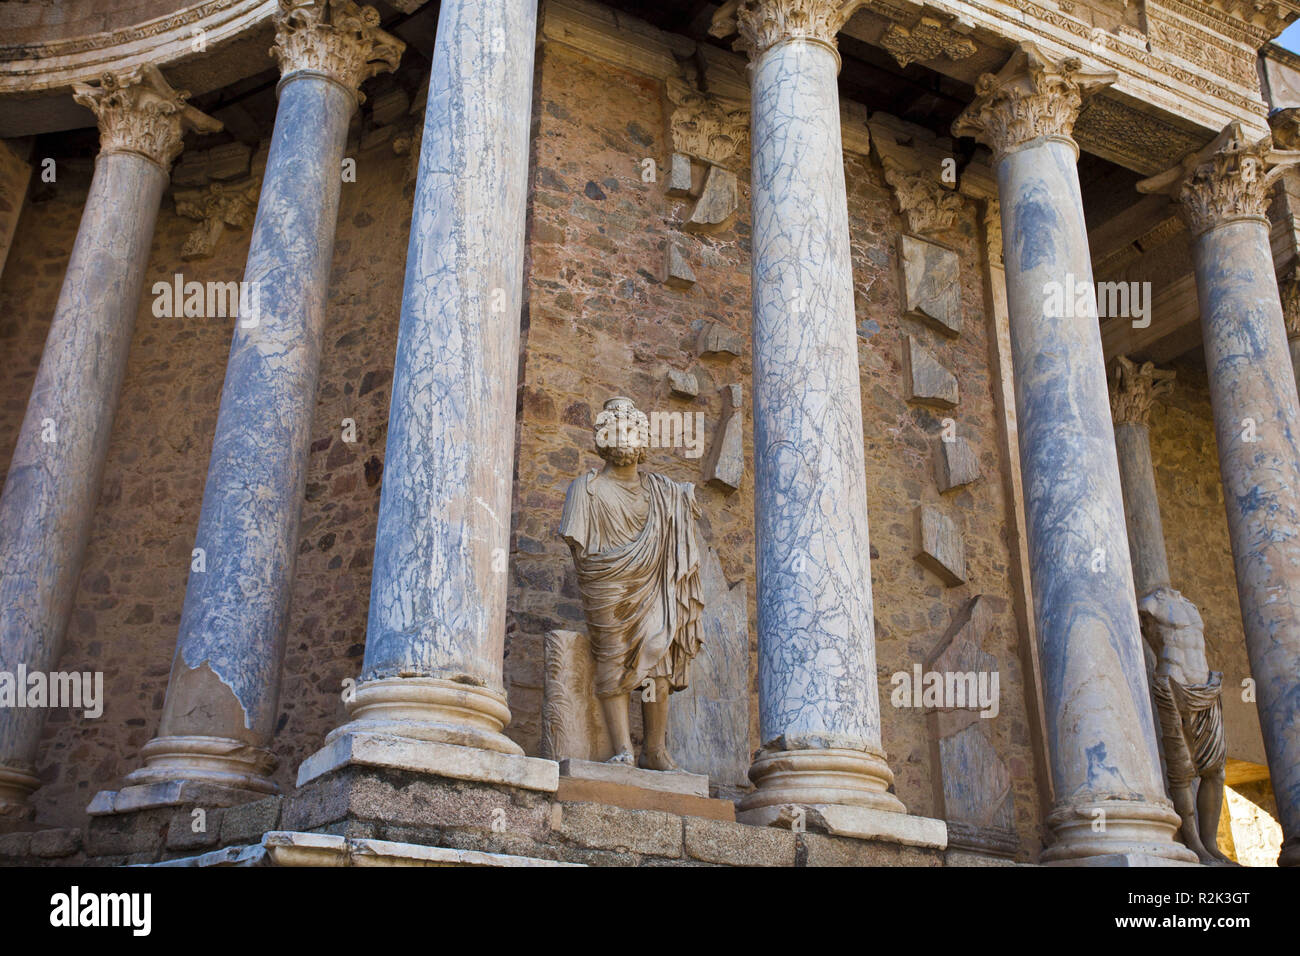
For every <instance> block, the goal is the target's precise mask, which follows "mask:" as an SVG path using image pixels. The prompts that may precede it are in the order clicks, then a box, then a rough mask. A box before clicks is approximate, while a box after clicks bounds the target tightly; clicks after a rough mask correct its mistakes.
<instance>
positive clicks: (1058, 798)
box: [953, 43, 1196, 862]
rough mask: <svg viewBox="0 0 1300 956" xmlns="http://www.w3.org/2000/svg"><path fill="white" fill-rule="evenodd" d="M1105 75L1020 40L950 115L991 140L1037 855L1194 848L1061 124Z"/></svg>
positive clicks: (961, 127)
mask: <svg viewBox="0 0 1300 956" xmlns="http://www.w3.org/2000/svg"><path fill="white" fill-rule="evenodd" d="M1114 78H1115V75H1114V74H1113V73H1109V74H1098V73H1089V72H1086V71H1084V70H1082V69H1081V66H1080V64H1079V62H1078V61H1077V60H1066V61H1063V62H1060V63H1055V62H1052V61H1050V60H1049V59H1048V58H1047V57H1046V56H1045V55H1044V54H1043V53H1042V52H1041V51H1040V50H1038V48H1037V47H1035V46H1033V45H1032V44H1029V43H1025V44H1022V45H1021V47H1020V49H1018V50H1017V51H1016V53H1014V54H1013V55H1012V57H1011V59H1010V60H1009V61H1008V62H1007V64H1006V65H1005V66H1004V67H1003V68H1002V70H1001V71H1000V72H999V73H997V74H996V75H994V74H985V75H984V76H982V77H981V78H980V79H979V81H978V83H977V85H976V98H975V100H974V102H973V103H972V104H971V105H970V106H969V107H968V108H967V110H966V111H965V112H964V113H963V114H962V115H961V116H960V117H958V119H957V121H956V122H955V123H954V124H953V133H954V134H955V135H957V136H974V137H976V138H977V139H979V140H980V141H982V142H983V143H985V144H986V145H988V146H989V147H990V148H991V149H992V150H993V154H994V163H995V165H996V171H997V178H998V195H999V196H1000V197H1001V213H1002V237H1003V244H1004V258H1005V268H1006V284H1007V298H1008V306H1009V309H1010V313H1011V348H1012V357H1013V363H1014V368H1015V385H1016V413H1017V420H1018V422H1019V428H1020V457H1021V468H1022V471H1023V475H1024V486H1025V515H1026V520H1027V523H1028V537H1029V558H1030V572H1031V577H1032V581H1033V593H1034V604H1035V620H1036V624H1037V631H1038V641H1039V648H1040V660H1041V664H1042V669H1043V681H1044V687H1043V694H1044V698H1045V700H1044V704H1045V708H1046V717H1047V730H1048V751H1049V757H1050V763H1051V768H1052V782H1053V785H1054V793H1055V806H1054V808H1053V809H1052V811H1051V813H1049V815H1048V819H1047V823H1048V826H1049V828H1050V829H1051V831H1052V833H1053V837H1054V840H1053V843H1052V845H1051V846H1049V847H1048V848H1047V849H1046V850H1045V851H1044V852H1043V860H1044V862H1055V861H1070V860H1079V859H1084V858H1090V857H1101V856H1108V855H1113V854H1123V855H1129V856H1134V855H1136V856H1144V857H1154V858H1165V859H1172V860H1180V861H1187V862H1194V861H1195V860H1196V856H1195V854H1192V853H1191V852H1190V851H1189V850H1187V849H1186V848H1185V847H1183V846H1182V845H1181V844H1179V843H1177V842H1175V840H1174V834H1175V832H1176V831H1177V830H1178V827H1179V825H1180V822H1181V821H1180V820H1179V817H1178V814H1177V813H1175V812H1174V809H1173V806H1172V805H1171V803H1170V802H1169V800H1168V798H1167V797H1166V796H1165V795H1164V782H1163V780H1162V779H1161V773H1160V758H1159V752H1158V750H1157V747H1156V735H1155V725H1154V722H1153V718H1152V713H1151V704H1150V693H1149V690H1148V687H1147V676H1146V669H1145V665H1144V662H1143V654H1142V641H1141V634H1140V628H1139V623H1138V612H1137V602H1136V599H1135V597H1134V593H1133V578H1132V569H1131V563H1130V558H1129V546H1128V537H1127V532H1126V531H1125V525H1124V505H1123V496H1122V492H1121V489H1120V478H1119V464H1118V460H1117V458H1116V453H1115V437H1114V432H1113V430H1112V428H1111V418H1110V407H1109V401H1108V398H1107V388H1106V368H1105V362H1104V359H1103V355H1102V347H1101V333H1100V328H1099V326H1098V322H1097V309H1096V300H1095V293H1094V289H1095V286H1094V284H1093V277H1092V265H1091V260H1090V256H1089V252H1088V233H1087V228H1086V226H1085V224H1084V217H1083V202H1082V197H1081V194H1080V190H1079V176H1078V170H1077V166H1076V164H1077V161H1078V155H1079V151H1078V146H1077V145H1076V144H1075V142H1074V140H1073V138H1072V137H1071V135H1070V134H1071V131H1072V129H1073V126H1074V121H1075V119H1076V118H1077V116H1078V112H1079V107H1080V105H1081V102H1082V99H1083V97H1084V96H1086V95H1088V94H1089V93H1091V92H1093V91H1095V90H1096V89H1098V88H1100V87H1102V86H1105V85H1107V84H1108V83H1110V82H1113V80H1114Z"/></svg>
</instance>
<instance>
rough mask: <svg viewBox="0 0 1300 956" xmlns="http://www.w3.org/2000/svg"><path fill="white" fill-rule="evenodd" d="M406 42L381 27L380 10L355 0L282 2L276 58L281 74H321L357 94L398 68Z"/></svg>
mask: <svg viewBox="0 0 1300 956" xmlns="http://www.w3.org/2000/svg"><path fill="white" fill-rule="evenodd" d="M405 49H406V44H405V43H403V42H402V41H401V40H399V39H397V37H395V36H392V35H391V34H388V33H385V32H384V31H383V30H381V29H379V11H378V10H376V9H375V8H374V7H360V6H357V4H356V3H354V2H353V0H280V13H279V15H278V16H277V17H276V20H275V45H274V46H272V47H271V54H272V55H273V56H274V57H275V58H276V61H277V62H278V63H279V64H280V75H281V76H282V77H287V76H289V75H290V74H292V73H300V72H308V73H319V74H321V75H323V76H328V77H330V78H331V79H333V80H335V81H337V82H338V83H339V84H341V85H342V86H344V87H346V88H347V89H349V90H352V91H353V92H354V93H355V94H356V96H357V102H358V103H362V102H365V98H364V97H363V96H362V94H361V91H360V87H361V84H362V83H364V82H365V81H366V80H368V79H370V78H371V77H372V76H377V75H378V74H380V73H384V72H387V71H390V70H395V69H397V64H398V61H399V60H400V59H401V57H402V51H404V50H405Z"/></svg>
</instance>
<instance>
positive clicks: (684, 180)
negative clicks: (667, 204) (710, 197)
mask: <svg viewBox="0 0 1300 956" xmlns="http://www.w3.org/2000/svg"><path fill="white" fill-rule="evenodd" d="M690 194H691V158H690V157H689V156H687V155H686V154H685V153H673V155H672V157H671V158H670V159H669V160H668V195H670V196H689V195H690Z"/></svg>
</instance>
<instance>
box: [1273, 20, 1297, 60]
mask: <svg viewBox="0 0 1300 956" xmlns="http://www.w3.org/2000/svg"><path fill="white" fill-rule="evenodd" d="M1274 42H1275V43H1277V44H1278V45H1279V46H1284V47H1286V48H1287V49H1288V50H1290V51H1291V52H1292V53H1300V20H1297V21H1296V22H1295V23H1293V24H1291V25H1290V26H1289V27H1287V28H1286V29H1285V30H1283V31H1282V35H1281V36H1280V37H1278V38H1277V39H1276V40H1275V41H1274Z"/></svg>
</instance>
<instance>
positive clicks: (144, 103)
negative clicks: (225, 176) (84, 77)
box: [72, 66, 221, 170]
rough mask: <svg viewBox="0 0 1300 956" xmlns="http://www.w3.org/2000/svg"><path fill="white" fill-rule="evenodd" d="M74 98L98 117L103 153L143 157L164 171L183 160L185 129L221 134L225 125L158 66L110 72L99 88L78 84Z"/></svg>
mask: <svg viewBox="0 0 1300 956" xmlns="http://www.w3.org/2000/svg"><path fill="white" fill-rule="evenodd" d="M72 97H73V99H75V100H76V101H77V102H78V103H80V104H81V105H82V106H84V107H86V108H87V109H89V110H90V111H91V112H92V113H94V114H95V119H96V120H98V122H99V151H100V153H101V154H104V153H138V154H139V155H141V156H144V157H145V158H146V159H151V160H153V161H154V162H155V163H157V164H158V165H159V166H161V167H162V168H163V169H164V170H166V169H169V168H170V167H171V164H172V161H173V160H175V159H176V157H177V156H179V155H180V152H181V137H182V136H184V134H185V130H187V129H193V130H197V131H198V132H201V133H215V132H217V131H218V130H220V129H221V123H220V122H218V121H217V120H215V119H213V118H212V117H211V116H207V115H205V114H203V113H200V112H199V111H198V110H196V109H195V108H194V107H192V106H189V105H187V104H186V100H188V99H189V97H190V94H189V92H188V91H186V90H175V89H172V87H171V86H170V85H169V84H168V83H167V81H166V80H165V79H163V75H162V73H160V72H159V71H158V68H157V67H154V66H142V67H140V68H138V69H135V70H132V71H131V72H129V73H123V74H116V73H105V74H104V76H103V77H102V78H101V79H100V81H99V85H98V86H90V85H88V84H85V83H78V84H76V85H75V86H74V87H73V94H72Z"/></svg>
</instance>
